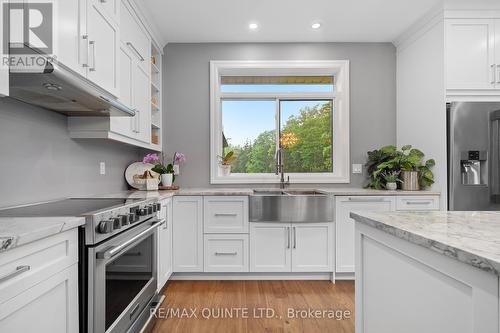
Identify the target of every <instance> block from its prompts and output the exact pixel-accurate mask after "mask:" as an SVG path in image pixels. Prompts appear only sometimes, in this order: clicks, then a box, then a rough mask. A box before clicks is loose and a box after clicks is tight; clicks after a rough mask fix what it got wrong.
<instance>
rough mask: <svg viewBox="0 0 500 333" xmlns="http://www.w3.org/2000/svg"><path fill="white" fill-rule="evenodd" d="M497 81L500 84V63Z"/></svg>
mask: <svg viewBox="0 0 500 333" xmlns="http://www.w3.org/2000/svg"><path fill="white" fill-rule="evenodd" d="M497 83H498V84H500V65H497Z"/></svg>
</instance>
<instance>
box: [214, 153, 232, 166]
mask: <svg viewBox="0 0 500 333" xmlns="http://www.w3.org/2000/svg"><path fill="white" fill-rule="evenodd" d="M217 157H218V158H219V164H221V165H231V164H233V163H234V161H236V156H234V151H232V150H231V151H229V152H228V153H227V154H226V155H223V156H217Z"/></svg>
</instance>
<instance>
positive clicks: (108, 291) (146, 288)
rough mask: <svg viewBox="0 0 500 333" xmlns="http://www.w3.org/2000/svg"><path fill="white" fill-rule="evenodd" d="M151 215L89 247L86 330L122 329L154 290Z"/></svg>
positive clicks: (113, 331)
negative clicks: (132, 226)
mask: <svg viewBox="0 0 500 333" xmlns="http://www.w3.org/2000/svg"><path fill="white" fill-rule="evenodd" d="M163 223H165V220H158V219H156V218H152V219H151V220H150V221H146V222H144V223H142V224H141V225H139V226H137V227H134V228H131V229H129V230H127V231H126V232H124V233H123V234H120V235H118V236H116V237H113V238H112V239H110V240H109V241H105V242H104V243H102V244H99V245H98V246H96V247H93V248H89V250H88V252H89V253H88V254H89V257H88V258H89V259H88V260H89V266H88V268H89V280H88V284H89V288H88V297H89V299H88V300H89V302H88V304H89V305H88V306H89V308H88V327H89V333H104V332H106V333H123V332H126V331H127V329H128V328H129V327H130V326H131V325H132V324H133V323H134V321H135V320H136V319H137V318H138V317H139V315H140V314H141V312H142V311H143V310H144V309H145V308H146V306H147V305H148V304H149V302H150V301H151V299H152V298H153V297H154V296H155V294H156V287H157V281H156V269H157V267H156V253H157V251H156V250H157V243H156V239H157V237H156V233H157V230H158V227H159V226H160V225H162V224H163Z"/></svg>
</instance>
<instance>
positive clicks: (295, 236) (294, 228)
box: [293, 227, 297, 249]
mask: <svg viewBox="0 0 500 333" xmlns="http://www.w3.org/2000/svg"><path fill="white" fill-rule="evenodd" d="M293 248H294V249H296V248H297V228H296V227H293Z"/></svg>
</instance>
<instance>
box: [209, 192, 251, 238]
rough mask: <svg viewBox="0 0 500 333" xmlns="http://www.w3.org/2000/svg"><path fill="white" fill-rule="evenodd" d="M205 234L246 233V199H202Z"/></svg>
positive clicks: (236, 197)
mask: <svg viewBox="0 0 500 333" xmlns="http://www.w3.org/2000/svg"><path fill="white" fill-rule="evenodd" d="M203 200H204V202H203V212H204V213H203V218H204V232H205V233H248V197H238V196H210V197H204V199H203Z"/></svg>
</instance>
